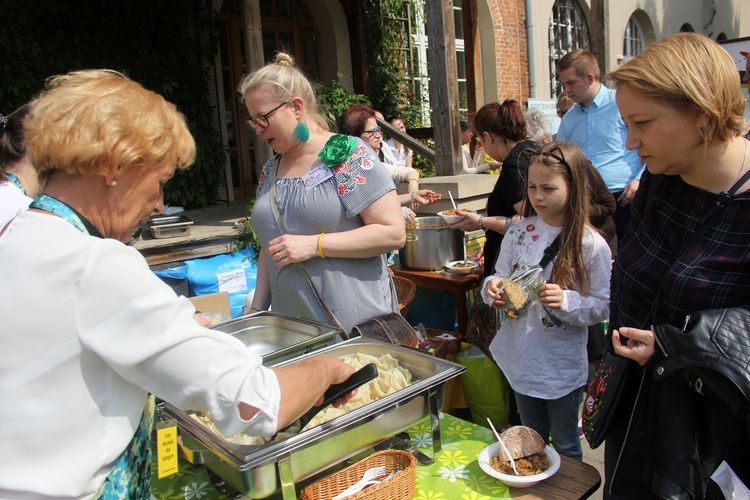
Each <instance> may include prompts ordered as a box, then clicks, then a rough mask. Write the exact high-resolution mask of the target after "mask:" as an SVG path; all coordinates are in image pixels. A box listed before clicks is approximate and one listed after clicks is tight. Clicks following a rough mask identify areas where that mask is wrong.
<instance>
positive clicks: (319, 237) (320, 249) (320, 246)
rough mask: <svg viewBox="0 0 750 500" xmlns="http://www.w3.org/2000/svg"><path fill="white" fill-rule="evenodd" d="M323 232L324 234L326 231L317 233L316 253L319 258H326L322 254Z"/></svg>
mask: <svg viewBox="0 0 750 500" xmlns="http://www.w3.org/2000/svg"><path fill="white" fill-rule="evenodd" d="M324 234H326V233H320V234H319V235H318V255H319V256H320V258H321V259H325V258H326V256H325V255H323V235H324Z"/></svg>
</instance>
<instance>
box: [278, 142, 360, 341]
mask: <svg viewBox="0 0 750 500" xmlns="http://www.w3.org/2000/svg"><path fill="white" fill-rule="evenodd" d="M280 160H281V155H279V156H278V158H277V159H276V162H275V163H274V165H273V170H272V171H271V179H270V182H271V188H270V191H269V193H268V195H269V197H270V199H271V213H273V219H274V221H276V225H277V226H278V227H279V231H280V232H281V234H284V233H286V229H284V226H283V224H282V223H281V216H280V215H279V207H278V206H277V205H276V170H277V169H278V167H279V161H280ZM295 264H296V265H297V270H298V271H299V273H300V274H301V275H302V277H303V278H304V279H305V281H306V282H307V284H308V285H309V286H310V289H311V290H312V291H313V294H315V298H316V299H318V303H320V307H322V308H323V311H325V313H326V316H328V319H329V320H331V322H332V324H333V325H334V326H336V327H337V328H339V329H340V330H341V331H342V336H343V337H344V340H347V338H348V337H347V336H348V333H349V332H347V331H346V329H344V326H343V325H342V324H341V322H340V321H339V320H338V318H336V316H335V315H334V314H333V311H331V309H330V308H329V307H328V306H327V305H326V303H325V302H323V298H322V297H321V296H320V294H319V293H318V291H317V290H316V289H315V286H314V285H313V282H312V280H311V279H310V275H309V274H307V271H306V270H305V268H304V266H303V265H302V264H301V263H300V262H295Z"/></svg>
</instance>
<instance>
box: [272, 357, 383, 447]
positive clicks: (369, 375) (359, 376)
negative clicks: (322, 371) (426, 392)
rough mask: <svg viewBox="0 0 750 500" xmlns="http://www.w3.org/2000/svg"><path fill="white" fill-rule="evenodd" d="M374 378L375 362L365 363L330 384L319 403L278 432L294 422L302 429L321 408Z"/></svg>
mask: <svg viewBox="0 0 750 500" xmlns="http://www.w3.org/2000/svg"><path fill="white" fill-rule="evenodd" d="M376 378H378V367H377V366H376V365H375V363H368V364H366V365H365V366H363V367H362V368H360V369H359V370H357V371H356V372H354V373H353V374H351V375H350V376H349V378H348V379H346V380H345V381H343V382H341V383H340V384H331V385H330V386H329V387H328V389H327V390H326V392H325V394H323V402H322V403H321V404H320V405H318V406H313V407H312V408H310V409H309V410H308V411H307V412H305V414H304V415H302V416H301V417H300V418H299V419H298V420H295V421H294V422H292V423H291V424H289V425H287V426H286V427H284V428H283V429H281V430H280V431H279V432H284V431H287V430H288V429H289V428H290V427H291V426H292V425H294V424H296V423H297V422H299V428H300V430H302V429H303V428H304V427H305V426H306V425H307V424H308V423H310V420H312V419H313V417H314V416H315V415H317V414H318V413H319V412H320V411H321V410H322V409H323V408H325V407H326V406H328V405H329V404H331V403H335V402H336V401H338V400H339V399H341V398H343V397H344V396H346V395H347V394H349V393H350V392H352V391H353V390H354V389H356V388H358V387H359V386H361V385H364V384H366V383H367V382H369V381H370V380H374V379H376ZM277 434H278V433H277Z"/></svg>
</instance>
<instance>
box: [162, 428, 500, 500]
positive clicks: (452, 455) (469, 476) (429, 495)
mask: <svg viewBox="0 0 750 500" xmlns="http://www.w3.org/2000/svg"><path fill="white" fill-rule="evenodd" d="M407 432H408V433H409V436H410V437H411V443H412V444H413V445H414V446H415V447H416V448H418V449H419V450H421V451H423V452H425V453H426V454H428V455H430V456H432V434H431V433H430V425H429V420H428V419H426V420H424V421H422V422H420V423H418V424H416V425H414V426H412V427H411V428H409V429H408V430H407ZM440 435H441V438H442V443H443V446H442V451H441V452H440V453H439V454H438V455H437V456H436V457H435V461H434V463H432V464H431V465H419V466H418V467H417V470H416V486H417V487H416V494H415V495H414V500H490V499H495V498H509V497H510V494H509V492H508V487H507V486H505V485H504V484H503V483H501V482H499V481H497V480H495V479H493V478H491V477H489V476H487V475H486V474H485V473H484V472H483V471H482V469H481V468H480V467H479V464H478V463H477V456H478V455H479V452H480V451H482V450H483V449H484V447H485V446H487V445H488V444H490V443H492V442H493V437H492V431H491V430H490V429H487V428H485V427H481V426H479V425H475V424H473V423H471V422H467V421H465V420H461V419H459V418H456V417H454V416H452V415H449V414H447V413H441V414H440ZM155 463H156V462H155V461H154V466H153V469H152V472H153V480H152V484H151V494H152V497H153V498H158V499H164V500H167V499H168V500H177V499H187V500H192V499H200V500H213V499H227V498H236V495H229V494H225V493H221V492H219V491H218V490H217V489H216V488H214V486H213V482H212V480H211V479H210V478H209V474H208V470H207V469H206V468H205V467H203V466H194V465H191V464H189V463H187V462H186V461H185V460H182V461H181V462H180V471H179V472H178V473H177V474H173V475H172V476H169V477H166V478H162V479H157V477H156V465H155Z"/></svg>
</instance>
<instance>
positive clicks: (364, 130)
mask: <svg viewBox="0 0 750 500" xmlns="http://www.w3.org/2000/svg"><path fill="white" fill-rule="evenodd" d="M375 114H376V111H375V110H374V109H372V108H370V107H368V106H365V105H364V104H352V105H351V106H349V107H348V108H346V109H345V110H344V112H343V113H342V114H341V116H340V117H339V119H338V120H337V122H336V125H337V127H338V130H339V132H340V133H342V134H346V135H350V136H352V137H360V138H361V139H362V140H363V141H365V143H367V145H368V146H370V147H371V148H372V150H373V151H374V152H375V155H376V156H377V157H379V158H380V156H381V155H382V150H381V145H382V144H383V143H382V138H383V133H382V132H381V130H380V127H379V126H378V123H377V121H376V120H375ZM381 161H383V160H382V158H381ZM383 165H384V166H385V168H386V169H387V170H388V173H389V174H390V176H391V179H392V180H393V182H394V183H397V184H398V183H400V182H406V183H408V188H407V189H408V192H407V193H404V194H402V195H399V196H398V200H399V203H400V204H401V205H404V206H408V207H410V208H411V209H412V210H417V209H418V208H419V207H420V206H422V205H431V204H433V203H435V202H437V201H439V200H441V199H442V195H440V194H438V193H436V192H434V191H432V190H431V189H420V188H419V170H417V169H415V168H412V167H399V166H397V165H392V164H390V163H383Z"/></svg>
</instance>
